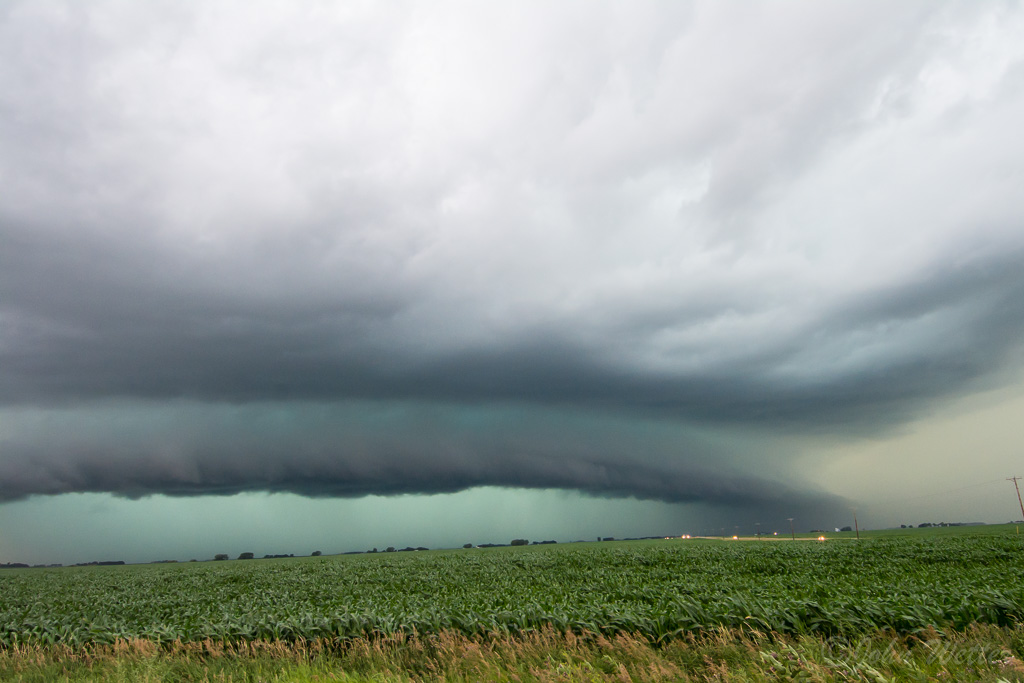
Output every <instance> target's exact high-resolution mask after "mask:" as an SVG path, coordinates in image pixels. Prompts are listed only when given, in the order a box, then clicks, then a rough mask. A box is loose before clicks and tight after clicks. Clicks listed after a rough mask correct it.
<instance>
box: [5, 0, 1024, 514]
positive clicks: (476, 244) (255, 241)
mask: <svg viewBox="0 0 1024 683" xmlns="http://www.w3.org/2000/svg"><path fill="white" fill-rule="evenodd" d="M1022 28H1024V18H1022V12H1021V11H1020V8H1019V7H1017V6H1016V5H1013V4H1000V3H996V4H989V5H985V6H976V5H973V4H970V5H969V4H957V3H949V4H932V3H901V4H900V5H898V6H892V5H891V3H881V2H878V3H870V2H869V3H858V4H856V5H844V6H834V5H830V6H819V5H810V4H808V5H802V6H795V5H789V6H786V7H779V6H772V5H768V6H761V5H750V4H743V5H738V4H737V5H732V4H728V3H726V4H722V3H716V4H703V3H693V4H688V5H680V6H673V7H670V8H666V7H664V6H661V5H653V4H652V5H644V6H642V7H636V8H630V9H629V11H628V12H625V11H624V10H620V9H616V8H615V7H614V6H603V5H599V6H594V5H592V4H587V5H565V6H561V7H560V8H558V9H552V8H550V7H546V6H542V5H530V4H524V5H518V6H516V7H502V8H498V7H480V6H472V5H457V4H456V5H445V4H442V5H435V6H431V7H430V8H421V7H406V8H402V9H399V10H394V11H393V12H390V13H387V11H384V10H380V9H379V8H371V9H368V10H365V11H364V10H361V9H352V8H345V9H341V8H337V9H325V8H318V9H314V8H312V7H308V6H299V5H295V6H289V7H286V8H282V7H280V6H274V5H259V4H258V5H257V6H256V7H255V8H253V9H249V6H248V5H247V6H246V7H242V6H237V5H234V4H232V3H208V4H204V5H202V6H191V5H186V6H180V5H173V4H172V5H147V6H144V7H125V6H120V5H117V4H109V5H108V4H104V3H92V4H90V5H88V6H79V5H76V4H61V3H52V4H49V5H46V6H43V5H39V4H35V3H20V2H15V3H8V4H7V5H5V9H4V10H3V11H2V15H0V151H2V153H0V183H2V186H3V187H4V188H5V192H4V193H3V195H2V196H0V406H2V407H0V449H2V450H0V476H2V481H0V497H2V498H4V499H8V500H10V499H14V498H18V497H22V496H25V495H30V494H33V493H46V494H52V493H60V492H65V491H112V492H117V493H123V494H125V495H131V496H135V495H143V494H148V493H153V492H168V493H172V494H193V493H194V494H199V493H233V492H237V491H243V490H261V489H264V490H289V491H296V492H300V493H305V494H308V495H362V494H365V493H405V492H438V491H452V490H458V489H461V488H465V487H470V486H476V485H485V484H497V485H509V486H528V487H545V488H547V487H556V488H572V489H579V490H582V491H586V492H590V493H594V494H598V495H615V496H630V495H632V496H637V497H641V498H652V499H660V500H666V501H697V502H705V503H709V504H712V505H718V506H726V507H728V506H734V505H741V504H743V505H745V504H748V503H749V504H756V505H762V506H767V507H773V506H774V507H778V506H779V505H780V501H783V500H786V501H793V500H796V499H800V500H801V501H803V502H801V503H800V504H801V505H808V506H812V507H813V506H827V505H828V504H835V501H832V502H831V503H829V502H828V501H826V499H825V498H823V497H822V496H820V495H819V494H817V493H815V492H813V491H798V490H795V489H792V488H790V489H786V490H784V491H783V490H782V489H778V488H776V485H775V484H773V482H774V481H776V480H777V479H778V478H779V476H775V475H771V476H759V475H758V476H755V475H751V474H749V473H750V472H757V471H758V470H759V468H761V467H763V466H764V465H765V464H768V466H769V469H771V470H772V471H775V472H782V471H786V470H787V469H788V468H791V462H790V460H789V459H787V457H786V456H785V454H784V453H782V452H781V451H778V452H774V453H773V454H772V455H771V457H770V458H768V459H767V460H764V459H763V458H762V456H761V455H760V454H759V452H758V448H757V443H758V438H750V439H746V440H741V441H742V443H740V442H737V443H736V444H733V447H732V448H731V449H730V448H725V449H723V448H713V449H708V448H704V447H702V446H698V445H695V443H696V442H695V441H694V440H693V438H692V437H689V436H687V435H688V434H691V433H692V431H693V430H698V431H699V430H702V429H703V430H708V429H710V430H713V431H717V432H723V431H728V430H751V429H753V430H755V431H756V432H757V433H759V434H761V435H762V437H763V438H769V437H770V435H772V434H788V433H799V432H806V431H815V432H820V431H833V432H841V433H843V434H851V433H870V432H872V431H874V430H878V429H888V428H891V427H892V426H894V425H898V424H900V423H901V422H902V421H904V420H906V419H908V418H909V417H911V416H914V415H917V414H920V412H921V411H923V410H926V409H928V407H929V406H931V405H932V404H933V403H934V402H935V401H938V400H942V399H944V398H948V397H951V396H955V395H957V394H958V393H962V392H966V391H971V390H974V389H976V388H978V387H981V386H986V385H988V384H992V383H995V382H998V381H999V379H1000V377H1001V376H1002V375H1003V374H1004V373H1005V372H1007V368H1009V367H1011V365H1012V364H1013V363H1015V362H1016V358H1017V356H1016V354H1017V352H1018V351H1019V350H1020V347H1021V340H1022V338H1024V329H1022V327H1024V310H1022V307H1024V303H1022V302H1024V297H1022V294H1024V269H1021V268H1020V263H1021V262H1022V257H1024V229H1022V225H1021V219H1022V215H1024V212H1022V205H1021V203H1022V199H1021V195H1020V191H1019V188H1020V186H1021V180H1022V177H1024V173H1022V163H1021V161H1020V160H1021V159H1024V149H1022V147H1024V141H1022V140H1021V137H1020V136H1019V135H1018V134H1017V128H1018V125H1019V123H1018V122H1019V121H1020V120H1021V118H1022V115H1024V66H1022V64H1024V51H1022V49H1021V48H1020V47H1019V46H1018V43H1019V40H1017V39H1016V37H1017V36H1019V34H1020V30H1019V29H1022ZM132 401H142V402H143V404H144V405H145V406H146V409H145V414H146V417H145V419H143V418H141V417H140V418H139V420H138V423H137V424H135V425H127V426H126V425H125V424H124V418H118V417H117V416H118V415H119V414H121V413H119V411H120V410H122V409H121V408H116V409H115V408H111V407H110V406H122V407H123V406H128V405H130V404H131V402H132ZM183 401H184V402H186V403H187V404H189V405H202V406H205V409H204V410H203V411H199V412H198V413H194V414H191V418H190V420H191V421H177V422H175V423H174V424H175V425H176V427H177V429H179V430H186V431H188V430H195V431H196V435H194V436H193V437H190V438H188V439H184V440H182V439H180V438H178V437H177V436H175V434H176V432H175V431H173V430H167V429H164V428H162V427H159V425H158V422H159V421H158V420H157V418H155V417H152V415H157V414H159V413H161V412H162V411H163V412H166V413H167V414H173V415H180V414H181V413H180V412H179V406H180V405H181V403H182V402H183ZM411 404H415V405H418V406H426V407H428V408H429V410H426V412H425V413H418V416H417V417H416V418H415V419H413V418H412V417H410V414H408V413H407V412H406V411H405V410H404V409H398V408H394V407H395V406H406V405H411ZM353 405H355V406H361V407H360V408H359V409H358V410H356V409H353V408H351V406H353ZM96 406H105V407H102V408H97V407H96ZM247 406H249V407H248V408H247ZM252 406H263V407H260V408H256V407H252ZM268 406H270V407H268ZM317 406H320V407H321V408H317ZM481 409H485V410H493V411H496V414H500V415H501V416H502V418H501V419H497V418H494V419H490V420H489V421H488V422H487V424H488V426H487V428H486V429H481V430H479V431H472V430H470V432H466V429H465V427H464V425H462V423H460V422H459V421H458V420H457V419H456V418H455V417H453V416H454V415H457V414H460V411H462V412H467V411H468V412H469V413H472V411H474V410H481ZM124 410H127V409H124ZM303 410H306V411H310V410H311V411H314V413H315V414H317V415H320V413H318V412H317V411H318V410H326V411H327V413H324V416H322V418H320V419H313V420H311V422H310V423H309V424H308V425H307V427H306V428H304V429H285V430H282V431H279V432H275V436H274V437H273V438H271V439H269V441H268V442H253V441H252V439H251V438H250V437H249V436H247V435H249V434H251V433H253V432H254V431H255V432H259V433H262V432H260V430H261V429H262V427H260V425H261V424H262V423H263V422H265V421H266V420H272V417H271V414H272V413H273V414H277V413H275V412H274V411H284V412H285V413H287V414H289V415H291V414H297V413H298V412H301V411H303ZM236 411H241V412H240V413H237V414H236ZM393 411H397V412H393ZM519 411H527V414H529V415H530V416H531V417H530V418H529V419H526V420H521V419H520V418H519V417H517V416H518V415H520V412H519ZM545 411H550V412H551V414H552V415H564V414H579V415H587V416H588V417H587V418H586V419H587V420H590V421H591V422H592V423H593V424H599V423H601V422H602V421H604V420H608V419H611V420H612V421H613V423H614V424H615V425H616V426H617V427H616V430H615V432H614V438H613V434H612V431H610V430H605V431H604V432H602V433H604V434H605V438H602V439H601V440H598V441H595V440H594V439H592V438H586V437H587V433H588V432H587V430H584V431H583V432H579V431H574V429H573V428H571V427H570V426H566V427H565V429H564V433H562V432H561V431H560V430H558V429H553V428H550V425H549V423H548V422H547V421H546V420H542V419H541V418H539V417H537V415H539V414H540V413H542V412H545ZM129 413H130V414H134V413H131V412H130V411H129ZM381 414H384V415H389V416H390V417H388V419H387V420H384V424H387V425H388V427H387V429H386V430H383V431H382V429H381V428H378V427H367V426H366V425H364V424H362V422H361V421H360V420H363V419H365V420H369V421H370V423H371V425H376V424H378V422H377V421H375V420H377V419H378V418H377V417H374V416H379V415H381ZM28 415H32V416H36V417H32V418H31V419H29V418H28V417H27V416H28ZM39 415H48V416H49V418H48V420H47V419H43V418H40V417H38V416H39ZM239 415H242V416H244V419H243V417H239ZM328 415H329V416H333V417H327V416H328ZM97 416H101V417H97ZM360 416H361V417H360ZM101 418H102V419H101ZM175 419H176V420H177V419H178V418H175ZM335 419H337V420H341V421H343V422H345V424H348V425H349V427H350V428H349V429H346V430H338V429H336V428H333V427H332V424H333V423H334V420H335ZM83 420H84V421H86V422H88V423H89V425H90V427H89V430H88V435H87V436H81V435H77V436H76V434H78V433H77V432H76V431H75V430H73V429H71V428H70V427H67V425H69V424H77V425H79V426H81V424H82V422H81V421H83ZM154 420H157V421H156V422H154ZM541 423H543V424H544V425H546V426H545V428H544V429H540V430H539V434H541V436H538V424H541ZM651 424H664V425H667V427H666V429H668V428H671V429H672V430H674V432H673V433H674V434H675V436H674V437H673V438H675V439H678V441H675V442H673V441H671V440H657V441H656V443H654V442H651V441H650V439H649V438H648V437H647V436H645V435H646V434H647V430H649V428H650V425H651ZM385 432H386V433H385ZM451 440H454V441H456V442H457V443H458V446H457V447H452V446H451V444H450V443H449V442H450V441H451ZM698 441H699V440H698ZM673 443H675V445H673ZM357 444H358V445H357ZM639 451H645V452H647V453H648V455H646V456H641V455H639V454H638V452H639ZM725 482H732V483H729V484H726V483H725ZM776 490H778V491H782V492H781V493H778V494H776V493H774V492H773V491H776ZM744 501H746V502H744ZM822 509H823V508H822Z"/></svg>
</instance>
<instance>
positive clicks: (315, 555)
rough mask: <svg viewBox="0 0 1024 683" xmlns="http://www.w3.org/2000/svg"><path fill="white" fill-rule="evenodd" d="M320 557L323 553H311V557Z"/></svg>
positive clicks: (316, 551)
mask: <svg viewBox="0 0 1024 683" xmlns="http://www.w3.org/2000/svg"><path fill="white" fill-rule="evenodd" d="M321 555H323V553H322V552H320V551H319V550H314V551H313V555H312V556H313V557H320V556H321Z"/></svg>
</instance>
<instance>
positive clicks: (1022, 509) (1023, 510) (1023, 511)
mask: <svg viewBox="0 0 1024 683" xmlns="http://www.w3.org/2000/svg"><path fill="white" fill-rule="evenodd" d="M1018 479H1020V477H1007V478H1006V481H1012V482H1013V488H1015V489H1017V502H1018V503H1020V514H1021V516H1022V517H1024V501H1021V499H1020V486H1018V485H1017V480H1018Z"/></svg>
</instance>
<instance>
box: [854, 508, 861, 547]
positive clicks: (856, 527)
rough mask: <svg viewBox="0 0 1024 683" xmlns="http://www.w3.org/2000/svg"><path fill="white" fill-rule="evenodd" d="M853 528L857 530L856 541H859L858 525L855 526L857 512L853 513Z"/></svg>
mask: <svg viewBox="0 0 1024 683" xmlns="http://www.w3.org/2000/svg"><path fill="white" fill-rule="evenodd" d="M853 528H854V529H856V530H857V540H858V541H859V540H860V525H859V524H857V511H856V510H854V511H853Z"/></svg>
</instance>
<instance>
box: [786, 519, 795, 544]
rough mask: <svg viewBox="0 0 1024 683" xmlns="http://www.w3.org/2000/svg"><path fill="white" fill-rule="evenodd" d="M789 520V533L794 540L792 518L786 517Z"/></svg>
mask: <svg viewBox="0 0 1024 683" xmlns="http://www.w3.org/2000/svg"><path fill="white" fill-rule="evenodd" d="M786 519H788V520H789V533H790V534H792V535H793V540H794V541H795V540H796V529H794V528H793V518H792V517H786Z"/></svg>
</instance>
